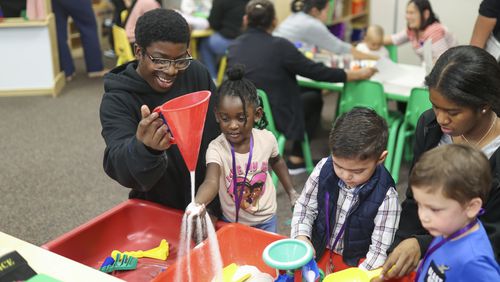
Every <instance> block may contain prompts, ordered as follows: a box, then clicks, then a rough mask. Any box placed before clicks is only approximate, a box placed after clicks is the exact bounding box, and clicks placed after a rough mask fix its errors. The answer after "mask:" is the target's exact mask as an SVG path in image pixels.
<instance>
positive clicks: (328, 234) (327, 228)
mask: <svg viewBox="0 0 500 282" xmlns="http://www.w3.org/2000/svg"><path fill="white" fill-rule="evenodd" d="M358 193H359V189H358V190H357V191H355V192H354V197H356V196H357V195H358ZM353 199H354V198H353ZM325 206H326V236H327V237H326V238H327V240H328V242H330V212H329V211H330V193H328V191H327V192H325ZM349 215H351V208H349V210H348V211H347V216H346V218H345V220H344V223H343V224H342V226H341V227H340V230H339V234H337V236H336V237H335V240H334V241H333V246H332V248H331V249H330V255H329V257H330V258H329V263H328V264H329V270H330V272H329V273H333V269H334V265H333V251H334V250H335V247H336V246H337V243H338V242H339V241H340V237H342V235H343V234H344V230H345V227H346V225H347V219H348V218H349Z"/></svg>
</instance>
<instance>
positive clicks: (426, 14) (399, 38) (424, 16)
mask: <svg viewBox="0 0 500 282" xmlns="http://www.w3.org/2000/svg"><path fill="white" fill-rule="evenodd" d="M406 22H407V28H406V29H405V30H402V31H401V32H399V33H396V34H392V35H388V36H386V37H385V38H384V44H385V45H391V44H393V45H401V44H404V43H407V42H410V43H411V46H412V47H413V50H415V53H416V54H417V55H418V56H419V57H420V59H421V60H422V61H423V57H424V55H423V54H424V48H423V46H424V43H425V42H426V41H427V40H431V42H432V61H433V62H435V61H436V60H437V59H438V58H439V56H440V55H441V54H443V53H444V51H446V50H448V49H449V48H450V47H453V46H455V45H456V44H457V43H456V40H455V38H454V36H453V35H452V34H451V33H449V31H448V29H447V28H446V27H445V26H444V25H442V24H441V23H440V22H439V19H438V17H437V16H436V14H434V11H433V10H432V7H431V3H430V2H429V1H428V0H410V1H409V2H408V6H406Z"/></svg>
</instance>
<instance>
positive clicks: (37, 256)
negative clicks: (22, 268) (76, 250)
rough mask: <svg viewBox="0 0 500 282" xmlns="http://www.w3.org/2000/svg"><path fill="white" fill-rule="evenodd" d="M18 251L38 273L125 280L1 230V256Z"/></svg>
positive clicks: (77, 278)
mask: <svg viewBox="0 0 500 282" xmlns="http://www.w3.org/2000/svg"><path fill="white" fill-rule="evenodd" d="M12 251H17V252H18V253H19V254H20V255H21V256H22V257H23V258H24V259H25V260H26V261H27V262H28V265H29V266H30V267H31V268H32V269H33V270H34V271H35V272H36V273H38V274H46V275H48V276H50V277H53V278H55V279H58V280H61V281H75V282H76V281H82V282H87V281H103V282H105V281H123V280H121V279H118V278H116V277H114V276H111V275H109V274H106V273H104V272H101V271H99V270H96V269H93V268H90V267H88V266H86V265H83V264H81V263H78V262H76V261H73V260H70V259H68V258H65V257H63V256H60V255H58V254H55V253H53V252H50V251H48V250H45V249H42V248H40V247H37V246H35V245H32V244H30V243H28V242H25V241H23V240H21V239H18V238H15V237H13V236H10V235H8V234H5V233H3V232H0V256H3V255H5V254H7V253H10V252H12Z"/></svg>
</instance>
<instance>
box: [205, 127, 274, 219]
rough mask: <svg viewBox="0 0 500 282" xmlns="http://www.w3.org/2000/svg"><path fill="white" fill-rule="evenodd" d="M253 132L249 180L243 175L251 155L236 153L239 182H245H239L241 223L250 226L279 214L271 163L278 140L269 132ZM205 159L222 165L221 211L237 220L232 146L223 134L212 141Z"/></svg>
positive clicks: (220, 183)
mask: <svg viewBox="0 0 500 282" xmlns="http://www.w3.org/2000/svg"><path fill="white" fill-rule="evenodd" d="M252 134H253V139H254V146H253V153H252V161H251V164H250V169H249V171H248V175H247V178H246V179H244V178H245V171H246V168H247V162H248V155H249V154H248V153H246V154H239V153H235V156H236V177H237V183H242V182H244V183H245V184H244V185H243V186H240V185H238V187H242V188H243V189H244V190H243V196H242V198H241V200H240V212H239V219H238V222H239V223H242V224H245V225H250V226H252V225H256V224H259V223H262V222H265V221H267V220H269V219H270V218H271V217H272V216H273V215H274V214H275V213H276V191H275V188H274V184H273V181H272V179H271V176H270V174H269V164H268V163H269V159H270V158H273V157H276V156H277V155H278V143H277V141H276V138H275V137H274V135H273V134H272V133H271V132H270V131H268V130H265V129H264V130H260V129H253V130H252ZM206 159H207V161H206V162H207V164H209V163H216V164H218V165H219V166H220V167H221V177H220V181H219V198H220V202H221V206H222V213H223V215H224V217H225V218H227V219H229V220H230V221H233V222H234V221H235V220H236V210H235V195H234V193H235V191H234V190H235V189H234V184H233V183H234V182H233V175H234V174H233V169H232V167H233V164H232V156H231V145H230V144H229V142H228V141H227V140H226V138H225V137H224V135H223V134H221V135H219V137H217V138H216V139H215V140H213V141H212V142H210V145H209V146H208V150H207V155H206ZM239 189H241V188H239Z"/></svg>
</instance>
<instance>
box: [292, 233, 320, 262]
mask: <svg viewBox="0 0 500 282" xmlns="http://www.w3.org/2000/svg"><path fill="white" fill-rule="evenodd" d="M295 239H297V240H301V241H304V242H306V243H307V244H309V246H311V248H312V250H313V258H316V250H314V246H313V244H312V243H311V241H310V240H309V238H307V236H304V235H299V236H297V237H295Z"/></svg>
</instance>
